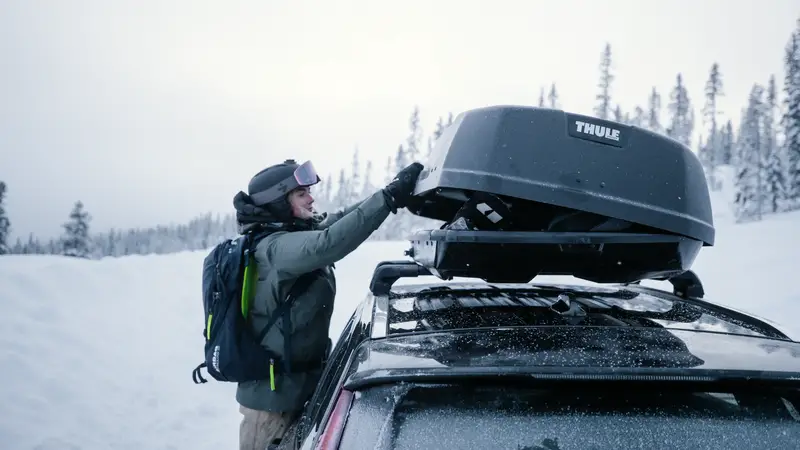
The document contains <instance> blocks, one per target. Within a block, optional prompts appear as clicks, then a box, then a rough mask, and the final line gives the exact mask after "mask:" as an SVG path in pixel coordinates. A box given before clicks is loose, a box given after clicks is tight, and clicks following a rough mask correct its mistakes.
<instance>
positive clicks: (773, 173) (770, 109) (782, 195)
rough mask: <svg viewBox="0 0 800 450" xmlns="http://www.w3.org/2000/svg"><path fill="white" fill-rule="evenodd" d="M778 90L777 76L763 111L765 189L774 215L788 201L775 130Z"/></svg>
mask: <svg viewBox="0 0 800 450" xmlns="http://www.w3.org/2000/svg"><path fill="white" fill-rule="evenodd" d="M777 91H778V89H777V87H776V86H775V76H774V75H772V76H770V78H769V84H768V86H767V98H766V102H765V103H764V109H763V128H764V133H763V139H762V143H763V144H762V146H763V149H764V164H765V168H764V177H765V179H764V189H765V196H767V199H768V202H769V207H770V210H771V211H772V212H773V213H776V212H778V211H779V210H780V209H781V208H782V204H783V202H784V201H785V199H786V176H785V172H786V167H785V164H784V158H783V154H782V152H781V147H779V146H778V142H777V132H776V129H775V113H776V111H777V108H778V92H777Z"/></svg>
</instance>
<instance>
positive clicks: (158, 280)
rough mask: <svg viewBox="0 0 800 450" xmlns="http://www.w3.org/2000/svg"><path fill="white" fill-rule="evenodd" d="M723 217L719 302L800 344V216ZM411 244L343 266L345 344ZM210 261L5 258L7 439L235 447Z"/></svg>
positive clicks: (712, 290)
mask: <svg viewBox="0 0 800 450" xmlns="http://www.w3.org/2000/svg"><path fill="white" fill-rule="evenodd" d="M722 216H725V217H724V218H723V219H722V220H718V223H717V224H716V225H717V245H716V246H715V247H711V248H706V249H704V250H703V251H702V252H701V254H700V256H699V258H698V260H697V261H696V263H695V265H694V267H693V268H694V269H695V270H696V272H697V273H698V274H699V275H700V277H701V279H702V280H703V282H704V284H705V287H706V292H707V298H708V299H709V300H711V301H715V302H718V303H721V304H725V305H728V306H732V307H734V308H737V309H740V310H744V311H747V312H751V313H755V314H757V315H758V316H760V317H762V318H766V319H770V320H772V321H776V322H778V323H779V324H780V325H782V326H783V329H785V330H787V331H789V332H790V333H792V334H793V337H794V338H795V339H798V336H800V325H798V323H797V321H796V320H793V319H791V318H792V317H794V314H796V313H800V306H799V305H800V287H799V286H798V284H797V283H795V280H794V277H795V276H796V270H794V269H793V268H792V263H793V262H794V259H795V255H796V254H797V253H798V250H800V233H798V232H797V230H798V229H800V213H790V214H782V215H777V216H772V217H768V218H767V219H766V220H764V221H763V222H758V223H749V224H742V225H733V224H731V223H730V221H728V220H725V219H727V214H725V213H723V214H722ZM407 246H408V245H407V244H406V243H405V242H395V243H384V242H374V243H372V242H371V243H368V244H366V245H364V246H363V247H362V248H360V249H359V250H357V251H356V252H355V253H353V254H351V255H350V256H348V257H347V258H346V259H345V260H344V261H342V262H340V263H339V264H337V269H336V273H337V277H338V280H339V282H338V284H339V294H338V296H337V300H336V309H335V312H334V316H333V326H332V328H331V332H330V335H331V337H332V338H333V339H336V338H337V337H338V335H339V333H340V331H341V329H342V327H343V326H344V323H345V321H346V319H347V317H348V316H349V314H350V313H351V312H352V310H353V308H354V306H355V304H357V303H358V302H359V301H361V300H362V299H363V297H364V294H365V293H366V289H367V286H368V281H369V277H370V276H371V273H372V269H373V268H374V267H375V264H377V262H378V261H380V260H382V259H399V258H403V256H402V251H403V250H405V249H406V248H407ZM204 256H205V252H183V253H177V254H171V255H160V256H131V257H126V258H119V259H111V258H110V259H104V260H99V261H86V260H75V259H69V258H63V257H54V256H34V255H31V256H8V257H2V258H0V308H2V311H0V364H2V367H3V370H2V372H0V417H2V419H0V442H2V448H4V449H9V450H12V449H38V450H46V449H112V448H114V449H178V448H192V449H213V450H219V449H222V448H235V447H236V442H237V436H238V422H239V417H240V416H239V414H238V410H237V405H236V402H235V400H234V386H233V385H229V384H224V383H218V382H215V381H213V380H211V381H210V382H209V383H208V384H205V385H195V384H193V383H192V380H191V370H192V369H193V368H194V367H195V366H196V365H197V364H198V363H200V362H201V360H202V345H203V339H202V329H203V318H202V308H201V297H200V289H201V283H200V275H201V266H202V259H203V257H204ZM426 281H430V279H415V280H406V281H401V283H418V282H426ZM569 281H574V282H579V283H586V282H582V281H580V280H575V279H572V278H570V279H569ZM646 284H651V285H655V286H659V287H660V286H662V285H663V286H664V287H665V288H667V289H668V288H669V286H668V284H667V283H662V282H646Z"/></svg>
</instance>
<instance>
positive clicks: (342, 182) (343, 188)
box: [331, 169, 350, 211]
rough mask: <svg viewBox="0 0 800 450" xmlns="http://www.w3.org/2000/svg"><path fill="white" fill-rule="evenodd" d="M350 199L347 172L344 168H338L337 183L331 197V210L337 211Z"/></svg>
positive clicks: (345, 205)
mask: <svg viewBox="0 0 800 450" xmlns="http://www.w3.org/2000/svg"><path fill="white" fill-rule="evenodd" d="M349 201H350V188H349V186H348V182H347V174H346V173H345V170H344V169H341V170H339V184H338V187H337V189H336V195H334V197H333V202H332V203H333V204H332V205H331V206H332V208H333V210H335V211H338V210H340V209H343V208H346V207H347V205H348V202H349Z"/></svg>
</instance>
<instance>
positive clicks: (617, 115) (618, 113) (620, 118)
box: [613, 105, 625, 122]
mask: <svg viewBox="0 0 800 450" xmlns="http://www.w3.org/2000/svg"><path fill="white" fill-rule="evenodd" d="M613 119H614V120H615V121H617V122H624V121H625V117H624V115H623V114H622V108H621V107H620V106H619V105H617V106H616V107H614V116H613Z"/></svg>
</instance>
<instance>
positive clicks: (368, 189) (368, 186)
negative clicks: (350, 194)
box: [359, 159, 375, 199]
mask: <svg viewBox="0 0 800 450" xmlns="http://www.w3.org/2000/svg"><path fill="white" fill-rule="evenodd" d="M374 192H375V185H374V184H373V183H372V160H370V159H368V160H367V165H366V167H365V168H364V182H363V183H362V184H361V195H359V198H360V199H364V198H367V197H369V196H370V195H372V194H373V193H374Z"/></svg>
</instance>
